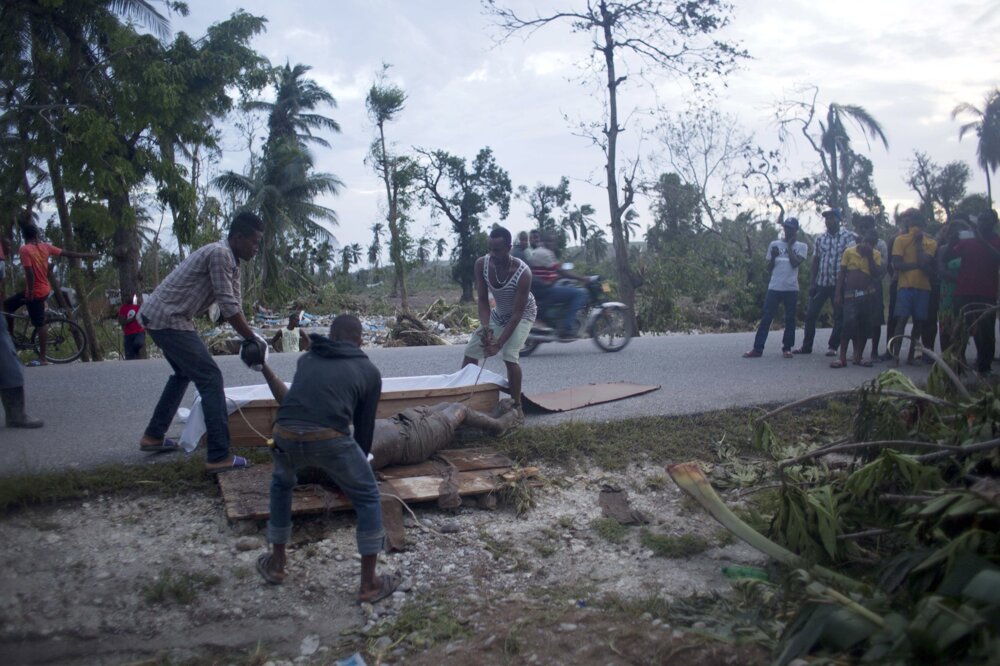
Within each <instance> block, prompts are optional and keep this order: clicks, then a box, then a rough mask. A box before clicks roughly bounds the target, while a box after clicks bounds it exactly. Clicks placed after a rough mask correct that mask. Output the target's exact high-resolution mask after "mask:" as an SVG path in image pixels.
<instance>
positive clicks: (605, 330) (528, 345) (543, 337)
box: [521, 275, 632, 356]
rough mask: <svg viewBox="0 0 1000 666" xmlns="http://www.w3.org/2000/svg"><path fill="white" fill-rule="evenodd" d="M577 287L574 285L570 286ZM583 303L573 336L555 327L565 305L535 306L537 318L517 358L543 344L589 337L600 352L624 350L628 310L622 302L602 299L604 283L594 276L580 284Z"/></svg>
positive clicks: (605, 290) (628, 334) (629, 335)
mask: <svg viewBox="0 0 1000 666" xmlns="http://www.w3.org/2000/svg"><path fill="white" fill-rule="evenodd" d="M574 284H577V283H574ZM584 289H586V290H587V302H586V304H585V305H584V306H583V307H582V308H580V311H579V312H578V313H577V323H576V331H577V335H576V336H574V337H562V336H560V335H559V324H560V322H562V321H563V320H564V319H565V316H566V308H567V307H569V304H568V303H545V304H544V306H543V305H542V304H541V303H539V306H538V317H537V318H536V319H535V323H534V325H532V327H531V332H530V333H528V339H527V340H525V342H524V347H522V348H521V356H528V355H530V354H531V353H532V352H534V351H535V350H536V349H538V345H540V344H542V343H544V342H573V341H574V340H579V339H580V337H581V335H580V333H581V332H582V333H584V334H585V336H584V337H588V338H592V339H593V340H594V344H595V345H597V346H598V348H600V349H601V350H603V351H606V352H616V351H621V350H622V349H625V346H626V345H628V343H629V340H631V339H632V333H631V328H630V325H629V316H628V308H627V307H626V306H625V304H624V303H619V302H617V301H608V300H605V299H607V297H608V294H609V293H610V292H611V287H610V285H608V283H607V281H606V280H602V279H601V277H600V276H598V275H594V276H592V277H591V279H590V280H588V281H587V283H586V284H585V285H584Z"/></svg>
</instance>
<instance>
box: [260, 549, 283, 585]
mask: <svg viewBox="0 0 1000 666" xmlns="http://www.w3.org/2000/svg"><path fill="white" fill-rule="evenodd" d="M257 573H259V574H260V577H261V578H263V579H264V580H265V581H267V583H268V584H269V585H281V584H282V583H284V582H285V574H283V573H282V574H279V573H276V572H274V571H271V554H270V553H264V554H263V555H261V556H260V557H258V558H257Z"/></svg>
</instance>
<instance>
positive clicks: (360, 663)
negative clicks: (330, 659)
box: [334, 652, 368, 666]
mask: <svg viewBox="0 0 1000 666" xmlns="http://www.w3.org/2000/svg"><path fill="white" fill-rule="evenodd" d="M334 663H335V664H336V666H368V664H367V663H365V659H364V657H362V656H361V655H360V654H359V653H357V652H355V653H354V654H352V655H351V656H350V657H348V658H347V659H338V660H337V661H335V662H334Z"/></svg>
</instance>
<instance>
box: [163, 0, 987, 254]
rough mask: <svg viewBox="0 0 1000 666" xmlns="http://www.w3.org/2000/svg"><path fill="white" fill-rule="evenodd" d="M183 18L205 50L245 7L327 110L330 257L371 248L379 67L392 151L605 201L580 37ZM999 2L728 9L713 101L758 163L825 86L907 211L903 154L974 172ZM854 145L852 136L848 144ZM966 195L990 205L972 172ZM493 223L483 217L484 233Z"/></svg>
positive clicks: (632, 130)
mask: <svg viewBox="0 0 1000 666" xmlns="http://www.w3.org/2000/svg"><path fill="white" fill-rule="evenodd" d="M583 1H584V0H538V1H535V2H529V1H527V0H511V1H510V2H508V3H505V4H504V3H502V2H501V4H504V6H509V7H512V8H515V9H516V10H517V11H518V12H521V13H523V14H524V15H525V16H529V15H531V14H532V13H533V12H536V11H537V12H539V13H542V14H545V13H548V12H549V11H551V10H559V9H566V8H569V9H573V8H576V7H579V6H580V5H581V3H582V2H583ZM189 6H190V10H191V11H190V15H189V16H187V17H180V16H176V15H175V16H172V17H171V24H172V28H173V30H174V32H178V31H184V32H187V33H189V34H191V35H193V36H199V35H201V34H203V33H204V30H205V29H206V28H207V27H208V26H209V25H210V24H212V23H214V22H217V21H220V20H223V19H225V18H226V17H228V16H229V15H230V14H231V13H232V12H234V11H237V10H238V9H240V8H243V9H244V10H245V11H247V12H249V13H251V14H255V15H259V16H264V17H266V18H267V20H268V24H267V32H266V33H264V34H263V35H261V36H259V37H257V38H256V39H255V41H254V43H253V45H254V47H255V48H256V49H257V50H258V51H260V52H261V53H263V54H264V55H265V56H266V57H268V58H269V59H270V60H271V62H272V63H274V64H284V63H285V62H286V61H287V62H289V63H291V64H293V65H294V64H297V63H302V64H306V65H310V66H311V67H312V68H313V69H312V71H311V72H310V75H311V77H312V78H313V79H314V80H315V81H316V82H317V83H319V84H320V85H322V86H324V87H325V88H326V89H327V90H329V91H330V92H331V93H332V94H333V95H334V97H335V98H336V100H337V103H338V106H337V108H336V109H327V110H326V115H329V116H332V117H333V118H334V119H335V120H337V122H338V123H340V125H341V128H342V132H341V133H340V134H337V135H333V136H328V137H327V138H328V139H329V140H330V143H331V147H330V148H321V147H317V148H316V149H315V158H316V164H317V167H318V168H319V170H321V171H327V172H332V173H334V174H336V175H337V176H338V177H340V178H341V180H343V181H344V184H345V187H344V190H343V192H342V193H341V194H340V195H339V196H338V197H335V198H333V199H331V200H329V201H327V202H324V203H326V204H327V205H329V206H331V207H332V208H334V209H335V210H336V211H337V213H338V217H339V225H338V226H337V227H335V228H334V229H333V233H334V235H335V236H336V237H337V239H338V241H340V242H341V243H354V242H358V243H362V244H363V245H366V244H367V243H368V242H369V240H370V236H371V233H370V231H369V229H370V227H371V225H372V224H373V223H375V222H376V221H378V220H379V219H380V217H381V216H382V208H380V206H381V199H380V192H381V191H382V190H381V189H380V185H379V182H378V181H377V179H376V176H375V174H374V173H373V172H372V171H371V170H370V168H369V167H367V166H366V165H365V163H364V157H365V154H366V152H367V150H368V146H369V144H370V142H371V139H372V137H373V128H372V125H371V122H370V120H369V119H368V117H367V114H366V111H365V104H364V102H365V95H366V94H367V91H368V89H369V87H370V86H371V84H372V82H373V81H374V79H375V76H376V74H377V73H378V72H379V71H380V69H381V67H382V63H389V64H391V65H392V67H391V69H390V78H391V80H392V81H393V82H394V83H396V84H397V85H399V86H401V87H402V88H404V89H405V90H406V92H407V95H408V101H407V106H406V109H405V110H404V111H403V112H402V113H401V114H400V116H399V118H398V120H397V121H395V122H393V123H391V124H390V125H389V126H388V127H387V134H388V137H389V139H390V140H392V141H394V142H395V143H396V144H397V148H398V149H409V148H410V147H414V146H415V147H420V148H428V149H442V150H446V151H448V152H451V153H453V154H456V155H459V156H463V157H466V158H469V159H471V158H472V157H473V156H474V155H475V154H476V152H478V150H479V149H480V148H482V147H484V146H489V147H491V148H492V149H493V151H494V153H495V155H496V159H497V162H498V164H499V165H500V166H501V167H503V168H504V169H506V170H507V171H508V172H509V174H510V177H511V180H512V182H513V184H514V186H515V187H517V186H518V185H527V186H529V187H533V186H534V185H536V184H538V183H544V184H552V185H555V184H557V183H558V182H559V179H560V177H562V176H566V177H568V178H569V179H570V182H571V187H572V192H573V201H574V203H576V204H582V203H590V204H592V205H594V206H595V208H597V210H598V211H599V215H598V217H597V219H598V221H601V222H605V221H606V220H607V205H606V194H605V193H604V191H603V190H602V189H601V188H600V181H601V173H602V168H603V159H602V154H601V152H600V150H599V149H598V148H596V147H595V146H593V145H591V144H590V143H589V142H588V140H586V139H584V138H581V137H580V136H578V135H576V134H575V133H574V128H575V127H577V126H578V125H579V124H580V123H581V122H589V121H593V120H599V119H600V118H601V114H602V97H601V94H600V89H599V88H598V87H597V85H596V84H595V83H594V79H593V77H592V76H589V75H588V72H589V71H590V70H588V69H587V66H588V64H589V60H590V57H591V54H592V45H591V38H590V36H589V35H588V34H586V33H575V34H574V33H572V32H571V31H570V30H569V26H568V25H565V24H553V25H550V26H548V27H545V28H543V29H541V30H539V31H537V32H535V33H534V34H533V35H532V36H530V37H529V38H527V39H522V38H521V37H514V38H512V39H509V40H507V41H505V42H503V43H498V42H497V38H498V37H499V36H500V32H499V31H498V29H497V28H496V27H495V26H494V25H493V24H492V21H491V18H490V17H489V16H487V15H485V14H484V13H483V11H482V9H481V6H480V5H479V3H478V2H475V1H474V0H286V1H285V2H280V3H279V2H274V1H273V0H271V1H266V0H241V1H237V0H212V1H211V2H206V1H204V0H195V1H193V2H189ZM997 34H1000V1H996V0H992V1H991V0H951V1H948V0H944V1H942V2H933V3H931V2H912V1H906V0H874V1H872V0H867V1H864V0H838V1H837V2H830V1H829V0H818V1H817V0H735V1H734V9H733V13H732V21H731V24H730V25H729V26H728V27H727V28H726V29H725V31H724V33H723V36H724V37H725V38H727V39H730V40H735V41H738V42H739V43H740V44H741V45H742V47H743V48H745V49H746V50H747V51H748V52H749V54H750V56H751V58H750V59H749V60H747V61H745V62H744V63H743V65H742V67H741V68H740V70H739V71H738V72H736V73H735V74H733V75H731V76H730V77H728V79H727V80H726V86H725V87H724V88H723V87H720V88H719V92H718V96H717V105H718V107H719V108H720V109H721V110H722V111H724V112H726V113H730V114H733V115H735V116H736V117H737V118H738V119H739V122H740V124H741V125H742V126H743V127H744V128H745V129H746V131H747V132H752V133H753V134H754V136H755V139H756V140H757V141H758V142H759V143H760V144H761V145H764V146H776V145H777V127H776V125H775V123H774V120H773V119H774V109H775V104H776V102H777V101H779V100H781V99H784V98H788V97H789V96H794V95H795V94H796V92H795V91H796V90H799V89H801V87H802V86H803V85H806V84H814V85H816V86H818V87H819V98H818V101H819V104H820V105H822V106H825V105H826V104H828V103H830V102H839V103H842V104H856V105H860V106H862V107H864V108H865V109H867V110H868V111H869V112H870V113H871V114H872V115H873V116H875V117H876V118H877V119H878V120H879V121H880V122H881V124H882V126H883V128H884V129H885V131H886V134H887V136H888V139H889V149H888V150H885V149H884V148H883V147H882V146H881V145H873V146H872V148H871V152H870V155H869V156H870V157H871V158H872V160H873V162H874V165H875V181H876V185H877V187H878V189H879V193H880V194H881V196H882V198H883V201H884V202H885V203H886V205H887V207H888V208H890V209H892V208H893V207H894V206H895V205H897V204H899V205H904V206H905V205H908V204H910V203H913V202H914V195H912V193H910V192H909V191H908V189H907V187H906V185H905V183H904V177H903V174H904V173H905V171H906V168H907V164H908V162H909V161H910V160H911V159H912V155H913V151H914V149H917V150H921V151H925V152H927V153H928V154H929V155H930V156H931V157H932V159H934V160H935V161H936V162H938V163H940V164H943V163H946V162H948V161H951V160H957V159H961V160H965V161H966V162H968V163H969V164H970V166H972V165H973V164H974V161H975V138H974V137H969V136H967V137H966V138H965V140H963V141H962V142H959V141H958V123H957V122H955V121H953V120H952V119H951V116H950V114H951V110H952V109H953V108H954V107H955V105H956V104H958V103H959V102H963V101H968V102H972V103H974V104H976V105H977V106H978V105H981V104H982V101H983V99H984V97H985V95H986V93H987V92H988V91H989V90H991V89H992V88H994V87H996V86H997V85H1000V67H998V65H1000V49H998V48H997V47H996V43H995V42H996V35H997ZM690 99H691V93H690V90H688V89H687V88H686V86H685V85H683V84H682V83H680V82H677V81H673V80H670V79H659V80H655V81H653V82H652V84H651V85H649V86H647V85H644V84H642V83H641V82H640V81H639V80H638V77H637V76H636V77H633V81H630V82H628V83H627V84H626V85H625V87H624V88H623V90H622V94H621V99H620V105H621V108H622V109H623V111H625V112H628V111H629V110H631V109H633V108H636V109H641V110H646V109H650V108H652V107H653V105H654V104H659V105H660V106H663V107H666V108H668V109H673V110H682V109H683V108H684V107H685V105H686V104H687V103H688V101H689V100H690ZM654 126H655V119H654V118H653V117H649V116H647V115H646V114H644V113H637V114H635V115H632V116H631V117H630V118H629V121H628V124H627V126H626V130H627V131H626V133H625V134H624V135H623V146H622V148H623V153H624V154H625V155H626V156H635V155H639V156H640V157H641V158H643V160H644V163H643V172H644V173H645V174H647V175H648V176H649V177H654V176H655V175H656V174H658V173H660V172H662V171H663V170H664V169H663V164H662V162H661V163H657V162H656V160H655V158H653V159H647V158H648V157H649V156H650V155H653V154H655V153H657V152H658V146H657V141H656V139H655V138H653V137H652V136H650V135H647V136H646V137H645V138H643V139H642V141H639V140H638V138H639V136H640V132H639V129H640V128H641V127H646V128H648V129H652V128H653V127H654ZM859 140H860V137H859ZM223 146H224V148H225V149H226V150H225V153H224V156H223V160H222V163H221V164H220V167H221V168H223V169H232V170H236V171H240V170H242V169H243V165H244V163H245V162H246V153H245V152H241V151H240V150H239V149H238V146H239V136H238V134H237V133H235V132H232V131H227V133H226V136H225V140H224V143H223ZM789 149H790V152H789V155H788V164H789V167H790V169H791V172H792V173H793V174H794V175H796V176H803V175H806V174H807V173H810V172H811V171H812V170H813V168H814V165H815V160H814V157H813V155H812V154H811V153H810V152H809V150H808V149H807V146H806V145H803V144H802V142H800V143H799V145H797V146H796V145H793V146H790V147H789ZM971 191H974V192H981V191H985V179H984V177H983V174H982V172H981V171H980V170H978V168H976V169H974V179H973V183H972V186H971ZM638 209H639V211H640V213H641V218H640V221H642V222H644V223H648V222H649V214H648V211H647V203H646V202H644V201H641V202H639V208H638ZM415 218H416V219H415V222H414V233H415V235H418V236H419V235H421V234H422V233H423V232H424V230H425V229H428V230H429V233H430V234H431V235H433V236H435V237H436V236H441V235H445V236H446V235H447V231H448V230H447V228H445V227H444V226H442V227H440V228H439V229H438V230H436V231H434V230H430V225H431V224H432V223H433V221H432V220H431V219H430V215H429V213H428V212H427V211H419V212H417V213H416V214H415ZM494 219H495V218H494ZM802 220H803V223H804V224H805V226H806V228H807V229H810V230H818V229H820V227H821V224H820V222H819V219H818V217H817V216H816V215H815V214H814V213H812V212H808V211H807V212H806V213H805V214H804V215H802ZM505 224H506V226H508V227H509V228H511V229H512V230H514V231H517V230H521V229H527V228H529V226H530V222H529V220H528V219H527V208H526V207H525V206H524V205H523V204H518V203H515V204H514V205H513V206H512V208H511V213H510V217H509V218H508V221H507V222H506V223H505Z"/></svg>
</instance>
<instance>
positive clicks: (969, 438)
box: [668, 355, 1000, 664]
mask: <svg viewBox="0 0 1000 666" xmlns="http://www.w3.org/2000/svg"><path fill="white" fill-rule="evenodd" d="M933 358H934V360H935V363H936V364H938V366H939V367H940V366H945V363H944V361H943V360H941V359H940V357H938V356H936V355H935V356H934V357H933ZM938 369H939V368H935V371H937V370H938ZM947 370H948V371H947V372H946V371H944V370H941V375H940V377H939V381H936V382H929V386H928V388H927V389H926V390H924V389H920V388H917V387H916V386H915V385H913V383H912V382H911V381H910V380H909V379H908V378H906V377H905V376H903V375H901V374H900V373H899V372H897V371H895V370H889V371H887V372H884V373H882V374H881V375H880V376H879V377H878V378H877V379H876V380H875V381H874V382H872V384H871V385H869V386H865V387H863V388H862V389H859V390H857V391H855V392H853V393H854V394H855V395H856V396H857V398H858V400H857V407H856V409H855V410H854V414H853V419H852V430H853V436H852V437H851V439H850V440H848V441H844V440H840V441H837V442H831V443H823V442H818V441H815V438H797V439H795V440H793V441H788V442H785V441H782V437H781V436H780V434H779V433H776V432H775V431H774V429H773V428H772V427H771V425H770V423H769V419H770V418H771V417H773V416H774V415H776V414H778V413H781V412H783V411H786V410H787V409H790V408H792V407H795V406H801V405H803V404H806V403H808V402H812V401H815V400H819V399H829V398H832V397H836V396H838V395H842V392H835V393H828V394H823V395H821V396H813V397H810V398H806V399H804V400H800V401H797V402H796V403H793V404H792V405H786V406H784V407H781V408H778V409H776V410H772V411H771V412H769V413H767V414H765V415H763V416H761V417H759V418H758V419H756V420H755V433H754V442H755V444H756V446H757V448H758V449H759V450H761V451H762V452H763V453H766V454H767V455H768V456H769V457H770V459H771V462H769V463H768V462H766V461H757V462H753V463H746V462H744V463H743V465H742V466H743V467H747V466H749V465H753V466H754V471H755V474H756V475H757V478H756V483H758V484H759V485H762V486H768V487H771V488H772V490H771V493H772V494H773V493H774V492H775V491H776V492H777V500H776V503H775V506H774V509H773V511H772V512H771V514H772V515H770V516H769V517H770V519H771V522H770V531H769V535H768V536H769V537H770V538H768V537H766V536H764V535H763V534H761V533H759V532H757V531H755V530H753V529H752V528H751V527H750V526H749V525H748V524H747V523H745V522H744V521H743V520H741V519H740V518H739V517H738V516H736V514H734V513H733V512H732V511H731V510H730V509H729V508H728V507H727V506H726V505H725V504H724V503H723V502H722V500H721V498H720V497H719V496H718V495H717V494H716V493H715V490H714V489H713V488H712V486H711V485H710V483H709V480H708V478H706V477H705V475H704V474H703V473H702V471H701V469H700V467H699V466H698V465H696V464H685V465H673V466H671V467H670V468H668V472H669V473H670V476H671V477H672V478H673V479H674V481H675V482H676V483H677V484H678V486H680V487H681V488H683V489H684V490H685V491H687V492H688V493H689V494H691V495H692V496H693V497H694V498H695V499H696V500H697V501H698V502H699V504H701V505H702V506H703V507H704V508H705V509H706V510H708V511H709V512H710V513H711V514H712V515H713V517H715V518H716V519H717V520H719V522H720V523H722V524H723V525H724V526H725V527H726V528H727V529H729V530H730V531H732V532H733V533H734V534H736V536H738V537H740V538H742V539H743V540H744V541H746V542H747V543H748V544H750V545H751V546H753V547H754V548H757V549H758V550H760V551H762V552H764V553H766V554H767V555H769V556H770V557H772V558H774V559H775V560H776V561H778V562H781V563H782V564H784V565H785V566H786V567H789V568H791V569H792V570H794V572H795V575H794V576H793V580H797V581H799V582H800V583H801V584H800V585H791V586H786V587H785V592H784V593H785V594H786V595H787V599H786V602H787V603H791V604H792V606H793V608H794V609H795V611H794V613H793V616H792V617H791V619H790V621H788V622H787V624H785V627H784V631H783V634H782V636H781V638H780V641H779V647H778V650H777V653H776V657H777V659H776V663H778V664H787V663H789V662H790V661H792V660H794V659H796V658H799V657H803V656H806V655H809V654H827V655H839V656H849V657H853V658H861V659H862V660H864V661H889V662H899V663H911V662H916V661H920V662H933V661H950V662H952V663H960V662H963V661H970V662H975V661H978V660H986V659H989V658H995V656H996V655H997V654H1000V629H998V628H1000V500H998V497H1000V482H998V480H997V478H998V470H1000V438H998V435H1000V427H998V425H997V424H998V423H1000V391H998V389H997V388H995V387H989V386H986V385H985V384H980V385H977V386H976V387H975V388H974V389H973V390H969V389H967V388H966V387H965V386H964V385H962V384H961V383H960V382H958V378H957V375H955V373H954V372H952V371H951V370H950V368H947ZM852 440H853V441H852ZM914 452H919V453H914ZM720 459H722V460H723V461H725V462H727V463H729V468H731V469H733V470H734V473H740V467H738V466H733V465H732V464H731V461H730V460H729V459H727V457H726V456H724V455H722V453H721V452H720ZM717 472H718V470H716V472H713V474H712V478H713V479H717V476H718V475H717ZM718 481H719V482H720V484H721V485H723V486H727V485H728V486H734V485H735V486H739V485H741V484H740V483H734V482H732V481H731V480H729V479H726V478H722V479H718ZM744 494H745V493H744Z"/></svg>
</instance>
